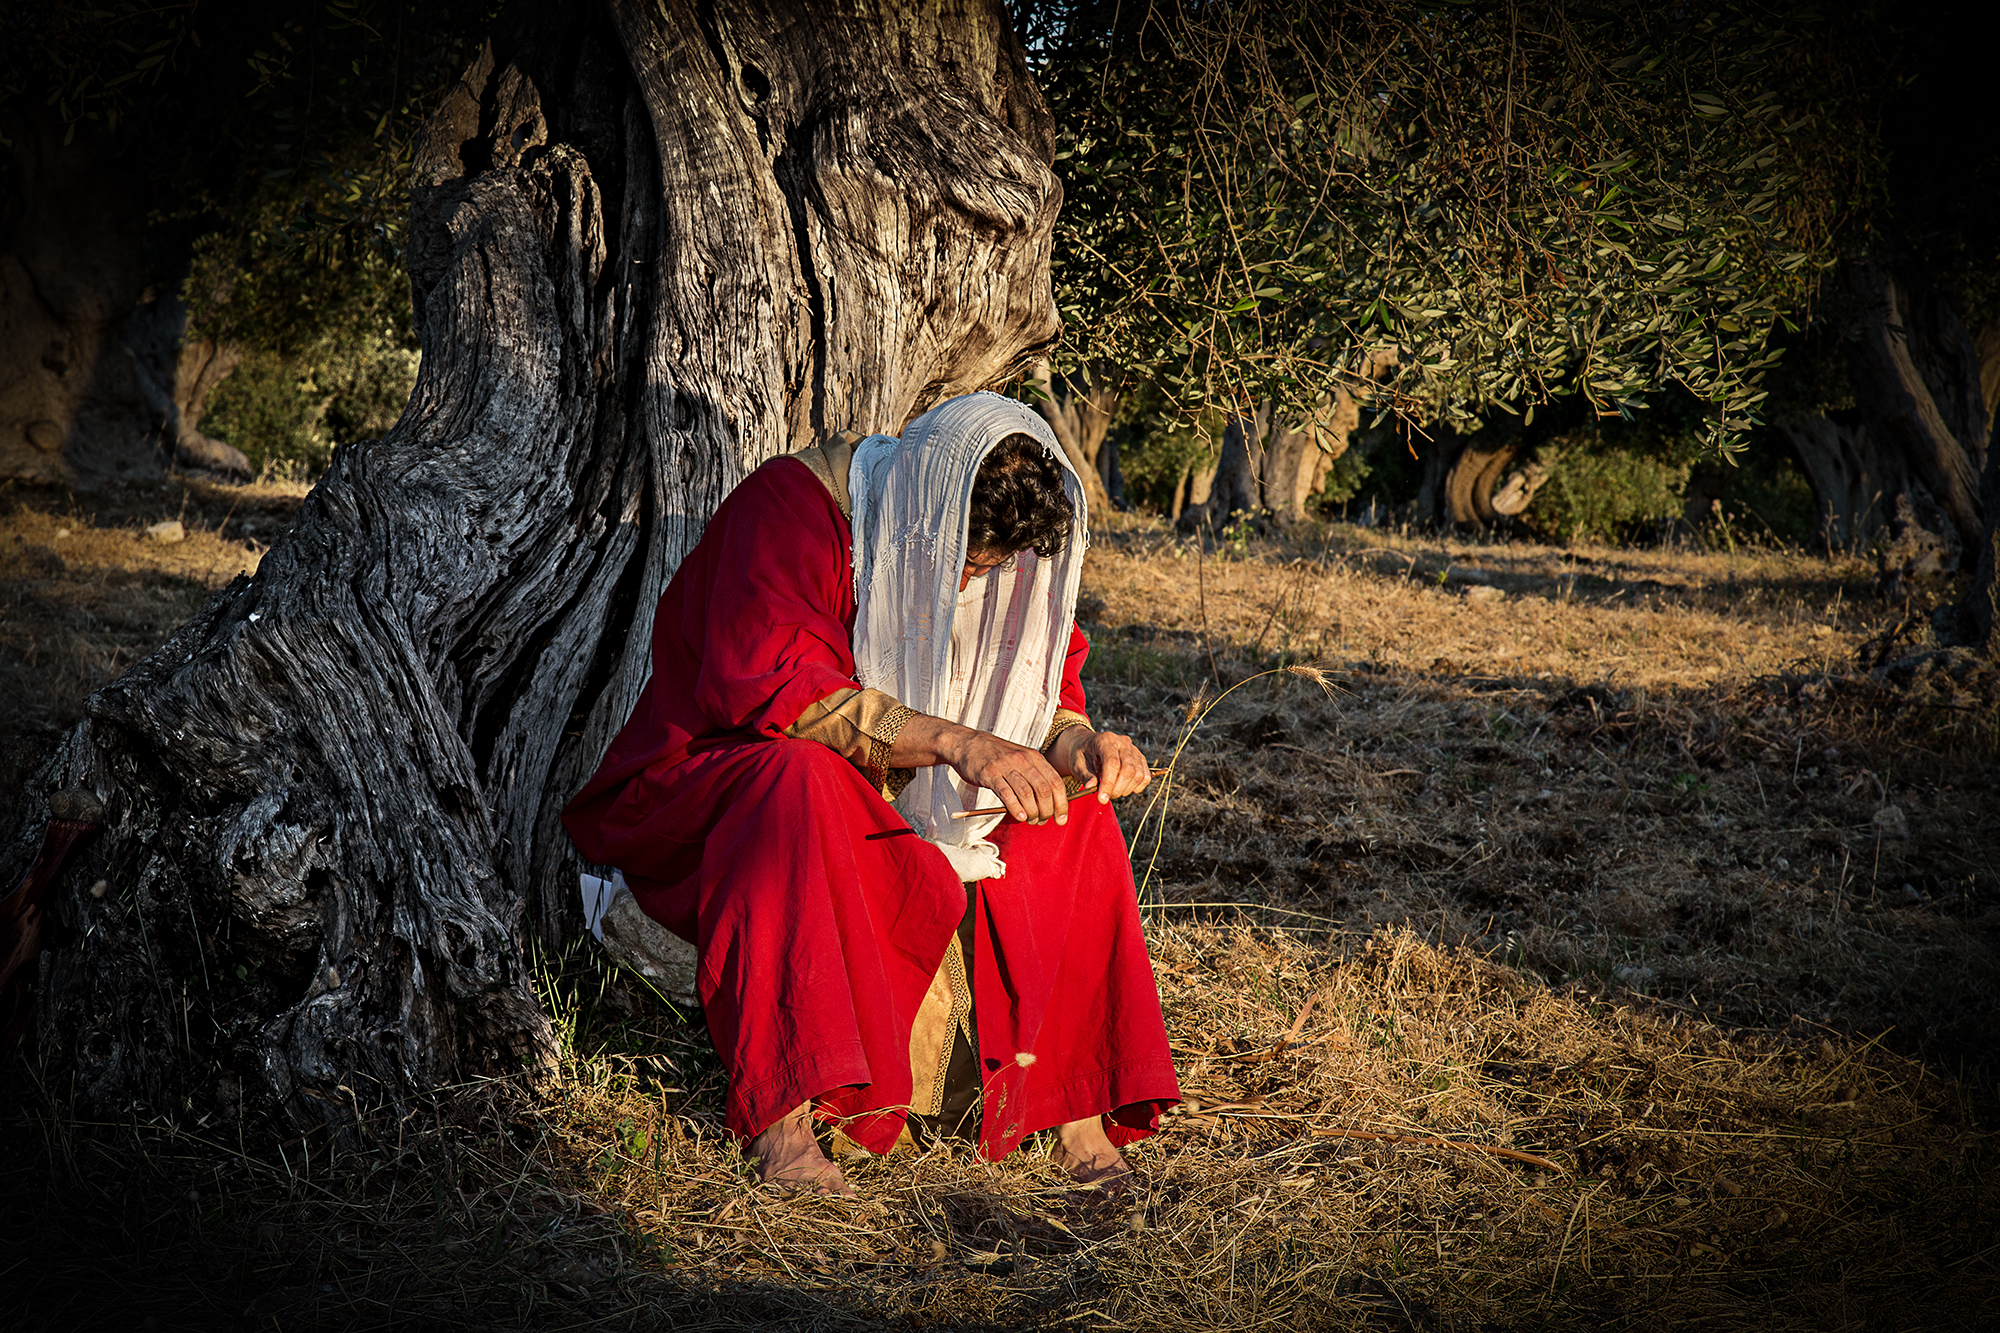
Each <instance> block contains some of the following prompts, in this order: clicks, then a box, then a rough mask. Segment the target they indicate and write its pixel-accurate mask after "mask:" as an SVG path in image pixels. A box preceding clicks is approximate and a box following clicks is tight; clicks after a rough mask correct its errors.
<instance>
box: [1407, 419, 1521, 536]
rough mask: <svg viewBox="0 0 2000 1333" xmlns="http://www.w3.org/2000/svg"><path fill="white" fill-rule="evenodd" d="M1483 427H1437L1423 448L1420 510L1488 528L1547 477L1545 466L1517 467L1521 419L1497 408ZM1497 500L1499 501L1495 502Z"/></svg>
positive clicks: (1450, 523)
mask: <svg viewBox="0 0 2000 1333" xmlns="http://www.w3.org/2000/svg"><path fill="white" fill-rule="evenodd" d="M1494 416H1495V419H1494V420H1492V421H1490V422H1489V423H1488V424H1486V425H1484V426H1481V427H1480V428H1479V429H1477V430H1474V431H1471V432H1468V433H1465V434H1460V433H1458V432H1457V431H1452V430H1445V429H1442V428H1440V429H1438V430H1436V431H1435V432H1434V433H1433V443H1432V447H1431V448H1430V449H1428V450H1425V451H1424V454H1423V459H1424V481H1423V486H1422V488H1421V489H1420V490H1419V491H1418V492H1417V516H1418V519H1419V520H1420V521H1422V522H1425V523H1430V524H1434V525H1437V526H1442V527H1460V528H1485V527H1491V526H1493V525H1494V524H1495V523H1498V522H1500V521H1502V520H1503V519H1506V518H1511V517H1513V516H1514V515H1516V514H1519V513H1520V512H1521V511H1522V510H1524V509H1526V508H1527V507H1528V502H1529V501H1530V500H1532V499H1533V498H1534V494H1535V491H1536V490H1538V489H1540V487H1541V485H1542V483H1543V482H1544V481H1546V480H1547V478H1548V473H1547V470H1546V469H1542V468H1537V467H1535V466H1534V465H1532V464H1530V465H1528V466H1526V467H1523V468H1520V469H1514V468H1513V467H1512V465H1513V463H1514V462H1515V460H1516V459H1517V458H1519V457H1520V456H1521V454H1522V450H1523V441H1522V424H1521V419H1520V418H1519V417H1515V416H1508V415H1506V414H1503V413H1495V414H1494ZM1496 501H1497V502H1496Z"/></svg>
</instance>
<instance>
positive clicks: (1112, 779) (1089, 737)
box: [1049, 727, 1153, 803]
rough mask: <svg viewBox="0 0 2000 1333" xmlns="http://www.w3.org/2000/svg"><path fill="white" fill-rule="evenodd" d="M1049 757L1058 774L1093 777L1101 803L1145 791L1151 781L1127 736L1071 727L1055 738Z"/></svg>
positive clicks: (1084, 777)
mask: <svg viewBox="0 0 2000 1333" xmlns="http://www.w3.org/2000/svg"><path fill="white" fill-rule="evenodd" d="M1049 758H1050V759H1051V760H1052V761H1053V762H1054V764H1055V768H1056V771H1057V772H1058V773H1066V774H1068V775H1069V776H1071V777H1073V778H1076V779H1078V780H1079V781H1083V782H1088V781H1090V780H1091V779H1093V778H1095V779H1096V780H1097V799H1098V800H1099V801H1101V802H1107V803H1108V802H1110V801H1112V800H1113V799H1115V798H1117V797H1120V796H1130V795H1131V794H1132V793H1133V792H1135V791H1144V790H1145V789H1146V785H1147V784H1148V783H1150V782H1151V781H1152V780H1153V775H1152V773H1151V771H1149V770H1148V769H1147V767H1146V756H1145V755H1144V754H1142V753H1140V751H1139V747H1138V746H1136V745H1134V744H1133V743H1132V738H1131V737H1130V736H1121V735H1119V734H1118V733H1117V732H1115V731H1092V730H1091V729H1090V728H1089V727H1071V728H1070V729H1069V730H1068V731H1065V732H1063V733H1062V734H1061V735H1060V736H1057V737H1056V743H1055V744H1054V745H1052V746H1051V747H1049Z"/></svg>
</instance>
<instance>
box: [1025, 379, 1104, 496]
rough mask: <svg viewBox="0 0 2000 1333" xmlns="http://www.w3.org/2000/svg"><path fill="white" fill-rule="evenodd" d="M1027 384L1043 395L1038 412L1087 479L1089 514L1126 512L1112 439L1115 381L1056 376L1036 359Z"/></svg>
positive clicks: (1073, 463) (1074, 465) (1039, 399)
mask: <svg viewBox="0 0 2000 1333" xmlns="http://www.w3.org/2000/svg"><path fill="white" fill-rule="evenodd" d="M1029 382H1030V383H1032V384H1033V385H1034V386H1035V388H1036V390H1037V391H1038V394H1039V397H1038V399H1037V401H1036V403H1035V407H1036V410H1038V411H1039V412H1041V414H1042V417H1043V419H1044V420H1046V421H1047V422H1048V423H1049V429H1051V430H1053V431H1054V432H1055V434H1056V440H1057V441H1058V442H1059V443H1060V444H1061V445H1062V447H1063V452H1064V453H1066V454H1068V455H1069V461H1070V466H1071V467H1074V468H1075V469H1076V474H1077V476H1079V477H1081V478H1082V479H1083V496H1084V502H1085V503H1086V504H1088V505H1089V506H1090V510H1091V512H1092V513H1095V514H1103V513H1108V512H1110V511H1111V510H1112V509H1114V508H1115V509H1123V508H1125V478H1124V476H1123V474H1122V473H1121V472H1120V471H1119V468H1118V446H1117V444H1116V442H1114V441H1112V440H1111V437H1110V432H1111V419H1112V418H1113V417H1115V416H1117V415H1118V402H1119V394H1118V391H1117V390H1116V389H1115V388H1113V387H1112V384H1111V381H1110V380H1109V379H1108V378H1107V377H1106V376H1104V375H1102V374H1095V375H1092V376H1091V377H1090V378H1089V379H1088V380H1087V381H1086V380H1085V378H1084V376H1083V375H1082V374H1080V373H1076V374H1068V375H1056V374H1054V373H1053V372H1052V371H1051V370H1050V367H1049V363H1048V362H1047V361H1038V362H1036V363H1035V369H1034V373H1033V374H1032V375H1030V376H1029Z"/></svg>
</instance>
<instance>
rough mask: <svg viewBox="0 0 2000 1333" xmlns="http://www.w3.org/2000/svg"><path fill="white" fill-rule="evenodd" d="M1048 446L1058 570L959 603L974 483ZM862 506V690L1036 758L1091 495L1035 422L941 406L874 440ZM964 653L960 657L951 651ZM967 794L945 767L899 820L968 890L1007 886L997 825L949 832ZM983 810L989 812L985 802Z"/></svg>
mask: <svg viewBox="0 0 2000 1333" xmlns="http://www.w3.org/2000/svg"><path fill="white" fill-rule="evenodd" d="M1009 435H1026V436H1029V437H1031V438H1033V439H1036V440H1040V441H1041V442H1042V447H1043V448H1045V449H1047V450H1048V451H1049V455H1050V456H1051V457H1052V458H1054V459H1055V460H1056V461H1057V463H1059V464H1060V465H1061V467H1062V475H1063V485H1064V487H1065V489H1066V490H1067V491H1068V493H1069V499H1070V504H1071V506H1072V508H1073V511H1074V513H1075V519H1074V521H1073V523H1072V524H1071V528H1070V539H1069V543H1068V545H1066V546H1065V547H1064V548H1063V550H1062V551H1061V552H1060V553H1059V554H1058V555H1056V556H1055V557H1054V558H1053V559H1049V560H1044V559H1041V558H1040V557H1038V556H1037V555H1036V554H1035V553H1034V552H1033V551H1023V552H1021V554H1020V556H1019V557H1018V558H1017V559H1016V560H1015V561H1014V562H1013V564H1012V566H1011V567H1003V568H1001V569H999V570H996V571H994V572H993V573H991V574H988V575H985V576H984V577H982V578H977V579H974V580H973V581H972V585H971V587H970V588H968V589H967V591H966V592H965V594H964V595H963V596H961V595H960V593H959V591H958V579H959V574H960V571H961V569H962V568H963V566H964V564H965V555H966V552H965V542H966V527H967V520H968V518H969V516H970V513H971V504H972V483H973V480H974V478H975V477H976V476H977V475H978V473H979V465H980V463H982V462H983V461H985V458H986V455H987V454H988V453H989V452H991V450H992V449H993V447H994V446H995V445H997V444H998V443H999V442H1000V441H1001V440H1002V439H1004V438H1005V437H1006V436H1009ZM848 490H849V492H850V494H851V495H852V496H853V501H854V590H855V600H856V603H857V610H856V614H855V617H854V666H855V676H856V679H858V680H859V681H860V682H861V684H862V685H863V686H865V687H867V688H870V689H877V690H881V691H883V692H884V693H887V694H891V695H894V696H895V697H896V698H897V699H898V700H899V701H901V702H902V703H903V704H904V705H905V706H906V707H909V708H914V709H916V710H917V711H918V712H920V713H929V714H931V715H933V716H936V717H942V718H944V719H946V720H947V721H951V722H958V723H961V724H963V725H965V726H968V727H975V728H977V729H979V730H981V731H987V732H991V733H992V734H994V735H996V736H999V737H1000V738H1001V739H1003V740H1009V741H1013V742H1014V743H1016V744H1017V745H1029V746H1038V745H1040V744H1041V742H1042V737H1043V736H1044V735H1045V734H1047V732H1048V727H1049V721H1050V719H1051V718H1053V717H1054V716H1055V710H1056V703H1057V699H1058V696H1059V694H1060V692H1061V690H1062V675H1063V661H1064V658H1065V657H1066V656H1067V654H1068V649H1069V629H1070V623H1071V617H1072V616H1073V615H1074V614H1075V609H1076V590H1077V583H1078V581H1079V580H1080V579H1081V577H1082V575H1083V549H1084V545H1085V543H1086V542H1087V541H1088V540H1089V527H1088V524H1087V522H1086V519H1085V514H1084V507H1083V484H1082V483H1081V482H1080V481H1078V480H1077V477H1076V473H1075V471H1074V470H1073V469H1072V468H1071V467H1070V464H1069V459H1068V458H1066V457H1065V456H1064V454H1063V451H1062V448H1061V446H1060V445H1059V444H1057V442H1056V438H1055V436H1054V435H1053V434H1052V433H1051V432H1050V430H1049V427H1048V423H1047V422H1045V421H1043V420H1042V418H1041V416H1040V414H1039V413H1037V412H1035V411H1034V409H1032V408H1030V407H1028V406H1027V405H1026V404H1024V403H1019V402H1016V401H1014V400H1013V399H1011V398H1002V397H1001V396H1000V395H998V394H994V393H973V394H966V395H965V396H963V397H960V398H953V399H951V400H950V401H949V402H945V403H940V404H939V405H938V406H936V407H934V408H932V409H931V410H930V411H928V412H926V413H924V414H923V415H922V416H920V417H918V418H917V419H916V420H915V421H913V422H911V423H910V424H909V427H908V428H907V429H906V430H904V432H903V436H902V438H901V439H897V438H896V437H895V436H893V435H871V436H869V437H868V438H867V439H865V440H863V441H862V442H861V443H860V444H858V445H856V446H855V449H854V462H853V465H852V467H851V468H850V470H849V472H848ZM954 640H957V642H958V648H959V651H958V652H957V653H956V654H954V652H953V641H954ZM980 791H981V789H979V788H971V789H968V788H967V787H966V785H965V783H964V782H963V781H962V780H961V779H960V778H959V777H958V775H957V774H956V773H954V772H952V770H951V769H950V768H949V767H948V766H946V765H942V764H940V765H937V766H936V767H931V768H920V769H918V770H917V776H916V779H915V780H914V781H913V782H911V783H910V785H909V786H908V787H906V788H905V789H904V790H903V794H902V795H901V796H899V797H898V798H897V800H896V809H897V810H898V811H899V812H901V814H902V816H903V818H905V819H907V820H909V822H910V827H911V828H913V829H915V830H916V831H917V832H918V833H920V834H922V835H923V836H924V837H925V838H927V839H929V840H930V841H931V842H933V843H936V844H937V846H938V848H939V849H940V850H941V851H943V852H944V854H945V855H946V856H947V857H948V858H950V860H951V864H952V867H953V869H955V870H956V871H957V872H958V877H959V878H960V879H962V880H968V881H969V880H978V879H992V878H995V877H997V876H1000V875H1004V874H1005V873H1006V872H1007V867H1006V865H1005V864H1004V863H1003V862H1002V861H1001V860H1000V852H999V849H998V848H997V847H995V846H994V845H993V843H992V842H990V841H988V840H987V837H986V835H987V834H988V833H990V832H991V831H992V830H993V828H994V827H995V826H996V825H997V824H999V822H1000V816H998V815H993V816H989V817H987V818H984V819H953V818H952V815H954V814H955V813H957V812H958V811H961V810H965V809H968V808H970V805H969V803H968V797H970V796H976V795H978V794H979V793H980ZM985 803H989V804H990V803H993V802H992V800H991V798H990V796H989V797H988V799H987V801H986V802H985Z"/></svg>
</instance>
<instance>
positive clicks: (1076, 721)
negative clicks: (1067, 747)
mask: <svg viewBox="0 0 2000 1333" xmlns="http://www.w3.org/2000/svg"><path fill="white" fill-rule="evenodd" d="M1089 725H1090V719H1089V718H1087V717H1085V716H1084V715H1083V714H1081V713H1072V712H1070V711H1069V709H1067V708H1058V709H1056V715H1055V716H1054V717H1052V718H1050V719H1049V730H1048V734H1047V735H1046V736H1043V737H1042V753H1043V754H1047V753H1048V752H1049V747H1050V746H1052V745H1054V744H1055V743H1056V737H1058V736H1060V735H1062V734H1063V733H1064V732H1065V731H1068V730H1069V729H1070V728H1071V727H1087V726H1089Z"/></svg>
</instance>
